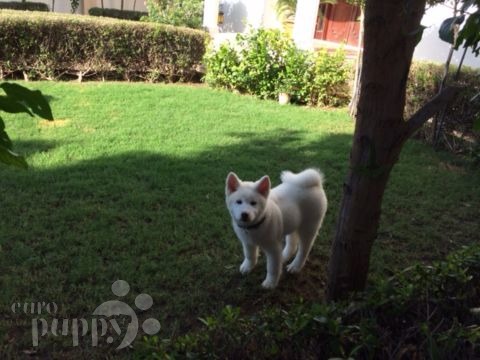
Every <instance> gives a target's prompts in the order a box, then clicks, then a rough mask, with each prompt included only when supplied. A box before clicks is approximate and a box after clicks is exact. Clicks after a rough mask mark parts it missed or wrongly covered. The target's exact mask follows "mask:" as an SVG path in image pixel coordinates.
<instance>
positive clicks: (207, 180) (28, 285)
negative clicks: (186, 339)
mask: <svg viewBox="0 0 480 360" xmlns="http://www.w3.org/2000/svg"><path fill="white" fill-rule="evenodd" d="M23 84H24V85H27V86H28V87H30V88H35V89H40V90H42V92H43V93H44V94H46V95H47V96H48V97H49V100H50V103H51V106H52V109H53V112H54V115H55V119H56V121H55V122H53V123H49V122H45V121H41V120H38V119H34V120H32V119H28V118H26V117H20V116H19V117H14V116H12V115H9V116H5V119H6V125H7V131H8V132H9V134H10V135H11V137H12V140H13V142H14V146H15V149H16V150H17V151H18V152H20V153H23V154H26V156H27V161H28V163H29V164H30V169H29V170H28V171H22V170H17V169H14V168H7V167H4V166H2V167H0V186H1V188H2V197H1V204H2V207H1V209H0V211H1V215H0V274H1V275H0V286H1V292H0V304H1V308H2V316H1V318H0V339H2V340H1V341H2V343H1V345H0V355H3V356H1V357H6V356H14V354H17V353H22V352H23V351H31V350H32V346H31V341H32V340H31V320H32V315H31V314H24V313H20V314H19V313H15V314H14V313H12V310H11V305H12V304H13V303H16V302H19V303H22V304H23V303H30V302H32V301H35V302H37V301H41V302H46V303H48V302H55V303H56V304H57V305H58V311H57V313H56V314H55V316H56V317H57V318H60V319H63V318H68V319H72V318H82V317H83V318H89V316H90V317H91V314H92V312H93V311H94V310H95V308H96V307H97V306H98V305H100V304H101V303H103V302H105V301H107V300H113V299H116V298H117V297H116V296H115V295H113V294H112V290H111V288H110V287H111V284H112V283H113V282H114V281H115V280H118V279H123V280H125V281H127V282H128V283H129V284H130V292H129V293H128V295H127V296H125V297H124V298H122V299H123V300H124V301H125V302H127V303H128V304H131V305H132V307H133V304H134V300H135V297H136V296H137V295H138V294H141V293H146V294H149V295H151V296H152V298H153V306H152V307H151V309H149V310H147V311H145V312H143V313H141V312H138V313H139V318H140V319H141V320H142V319H146V318H151V317H153V318H156V319H158V320H159V321H160V324H161V326H162V328H161V330H160V333H159V336H160V337H161V338H169V337H171V336H172V334H178V333H183V332H185V331H187V330H189V329H192V328H194V327H197V326H199V321H198V317H201V316H205V315H209V314H211V313H214V312H216V311H218V310H219V309H221V308H223V307H224V306H225V305H234V306H239V307H240V308H241V309H242V311H243V312H245V313H252V312H254V311H255V310H256V309H259V308H261V307H263V306H265V305H272V306H282V307H285V308H288V306H289V304H292V303H295V302H298V301H299V299H304V300H306V301H309V300H321V298H322V296H323V291H324V288H325V278H326V275H325V270H326V265H327V261H328V252H329V248H330V242H331V239H332V237H333V233H334V226H335V222H336V216H337V214H338V210H339V209H338V207H339V203H340V200H341V193H342V184H343V182H342V181H343V179H344V176H345V174H346V171H347V167H348V156H349V149H350V145H351V138H352V132H353V124H352V122H351V120H350V119H349V117H348V115H347V112H346V111H345V110H324V109H308V108H300V107H295V106H285V107H282V106H279V105H278V104H276V103H274V102H268V101H260V100H256V99H253V98H250V97H247V96H239V95H235V94H231V93H227V92H222V91H215V90H211V89H208V88H204V87H200V86H177V85H149V84H128V83H86V84H72V83H50V82H49V83H23ZM309 166H315V167H320V168H321V169H322V170H323V171H324V173H325V175H326V179H327V182H326V185H325V188H326V192H327V196H328V199H329V205H330V208H329V211H328V212H327V216H326V220H325V225H324V227H323V228H322V230H321V232H320V235H319V238H318V239H317V242H316V244H315V246H314V249H313V252H312V254H311V256H310V260H309V261H308V262H307V265H306V267H305V269H304V271H303V272H302V273H301V274H300V275H298V276H293V275H287V274H285V275H284V276H283V278H282V280H281V282H280V285H279V287H278V288H277V289H276V290H274V291H264V290H262V289H261V287H260V283H261V281H262V279H263V277H264V275H265V263H264V259H263V258H262V259H261V262H260V264H259V266H258V268H257V269H256V271H254V272H253V273H252V274H251V275H249V276H248V277H242V276H240V274H239V272H238V266H239V265H240V263H241V260H242V252H241V246H240V244H239V242H238V240H237V239H236V238H235V235H234V233H233V231H232V229H231V226H230V220H229V215H228V213H227V211H226V209H225V205H224V182H225V177H226V175H227V173H228V172H229V171H232V170H233V171H235V172H236V173H237V174H238V175H239V176H240V177H241V178H243V179H256V178H259V177H260V176H262V175H264V174H269V175H270V176H271V178H272V180H273V183H274V184H278V177H279V173H280V172H281V171H282V170H284V169H290V170H292V171H298V170H302V169H304V168H305V167H309ZM478 184H480V171H479V170H478V169H474V168H473V167H471V166H470V165H469V163H468V162H467V161H465V160H463V159H460V158H456V157H453V156H451V155H449V154H446V153H442V152H434V151H432V150H431V149H430V148H429V147H427V146H425V145H423V144H421V143H418V142H416V141H410V142H409V143H408V144H407V146H406V148H405V150H404V152H403V153H402V156H401V159H400V162H399V164H398V165H397V166H396V167H395V169H394V171H393V173H392V177H391V181H390V184H389V186H388V188H387V192H386V195H385V199H384V209H383V215H382V222H381V228H380V231H379V238H378V239H377V241H376V243H375V245H374V252H373V258H372V264H371V276H370V279H371V281H375V279H378V278H383V277H385V276H388V275H389V274H391V273H392V271H395V270H398V269H401V268H403V267H405V266H409V265H411V264H412V263H414V262H417V261H422V262H427V263H428V262H431V261H432V260H435V259H442V258H443V257H444V256H445V255H446V254H447V253H449V252H450V251H451V250H454V249H457V248H459V247H461V246H462V245H464V244H469V243H473V242H475V241H478V240H479V235H478V234H480V222H479V221H478V219H479V218H480V206H479V204H480V187H479V186H478ZM42 316H43V315H42ZM85 342H86V344H81V346H80V347H79V348H76V349H72V348H71V338H63V339H62V338H61V337H53V336H49V337H46V338H42V339H40V347H39V348H35V349H33V350H34V352H35V354H37V355H40V356H47V354H50V355H51V356H55V354H57V355H58V354H62V353H64V352H69V353H70V352H71V354H70V355H73V354H75V355H79V356H81V354H90V351H91V347H90V345H88V341H85ZM68 344H70V348H69V349H66V348H65V347H68V346H69V345H68ZM134 347H135V343H134ZM70 355H69V356H70Z"/></svg>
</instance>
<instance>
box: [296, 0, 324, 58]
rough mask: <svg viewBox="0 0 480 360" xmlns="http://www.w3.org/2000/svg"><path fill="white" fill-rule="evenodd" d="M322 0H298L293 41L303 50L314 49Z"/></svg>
mask: <svg viewBox="0 0 480 360" xmlns="http://www.w3.org/2000/svg"><path fill="white" fill-rule="evenodd" d="M319 6H320V0H297V8H296V10H295V23H294V25H293V41H295V44H296V45H297V46H298V47H299V48H300V49H303V50H312V49H313V37H314V35H315V26H316V23H317V15H318V8H319Z"/></svg>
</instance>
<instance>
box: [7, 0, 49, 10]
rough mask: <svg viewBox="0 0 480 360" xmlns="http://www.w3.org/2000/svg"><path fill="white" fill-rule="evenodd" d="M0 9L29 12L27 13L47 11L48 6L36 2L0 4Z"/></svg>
mask: <svg viewBox="0 0 480 360" xmlns="http://www.w3.org/2000/svg"><path fill="white" fill-rule="evenodd" d="M0 9H11V10H29V11H49V9H48V5H47V4H44V3H38V2H29V1H26V2H17V1H9V2H0Z"/></svg>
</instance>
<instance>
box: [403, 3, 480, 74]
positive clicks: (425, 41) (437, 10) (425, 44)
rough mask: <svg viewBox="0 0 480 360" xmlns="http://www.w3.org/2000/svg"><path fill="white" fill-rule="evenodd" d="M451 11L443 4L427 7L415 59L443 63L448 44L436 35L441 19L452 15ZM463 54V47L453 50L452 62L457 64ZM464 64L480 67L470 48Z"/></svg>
mask: <svg viewBox="0 0 480 360" xmlns="http://www.w3.org/2000/svg"><path fill="white" fill-rule="evenodd" d="M452 16H453V11H452V9H451V8H449V7H447V6H445V5H437V6H435V7H432V8H429V9H427V11H426V12H425V15H424V16H423V19H422V25H424V26H427V28H426V29H425V30H424V32H423V37H422V40H421V41H420V43H419V44H418V45H417V47H416V49H415V53H414V54H413V57H414V59H416V60H430V61H435V62H441V63H444V62H445V61H446V59H447V56H448V52H449V51H450V44H449V43H446V42H445V41H443V40H440V38H439V37H438V30H439V29H440V25H441V24H442V22H443V20H445V19H447V18H449V17H452ZM462 55H463V48H459V49H458V50H457V51H455V52H454V55H453V57H452V63H453V64H458V63H459V62H460V59H461V57H462ZM463 63H464V65H467V66H471V67H475V68H480V57H475V56H474V54H473V53H472V52H471V50H468V52H467V55H466V57H465V60H464V62H463Z"/></svg>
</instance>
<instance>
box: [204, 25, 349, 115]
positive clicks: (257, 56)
mask: <svg viewBox="0 0 480 360" xmlns="http://www.w3.org/2000/svg"><path fill="white" fill-rule="evenodd" d="M205 65H206V68H207V73H206V77H205V80H206V82H207V83H208V84H210V85H211V86H214V87H221V88H226V89H231V90H236V91H239V92H241V93H248V94H253V95H256V96H258V97H260V98H264V99H272V98H276V97H277V96H278V94H279V93H281V92H285V93H288V94H290V96H291V97H292V100H293V102H296V103H301V104H309V105H314V106H315V105H327V106H339V105H344V104H346V103H347V102H348V98H349V90H348V80H349V78H350V74H351V66H350V67H349V66H348V65H347V64H346V62H345V55H344V52H343V51H342V50H338V51H336V52H335V53H333V54H330V53H328V52H327V51H326V50H323V51H319V52H316V53H313V52H306V51H302V50H299V49H297V48H296V46H295V44H294V43H293V41H292V40H291V39H290V38H288V37H286V36H285V35H283V34H282V33H281V32H279V31H277V30H264V29H258V30H251V31H250V32H249V33H247V34H243V35H242V34H239V35H237V37H236V42H235V43H223V44H221V45H220V47H219V48H218V49H215V48H211V49H209V51H208V52H207V54H206V56H205Z"/></svg>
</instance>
